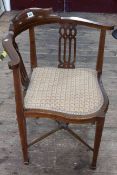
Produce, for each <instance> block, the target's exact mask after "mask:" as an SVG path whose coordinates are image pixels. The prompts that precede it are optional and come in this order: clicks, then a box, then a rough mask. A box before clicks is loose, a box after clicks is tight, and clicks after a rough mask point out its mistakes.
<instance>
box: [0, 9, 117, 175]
mask: <svg viewBox="0 0 117 175" xmlns="http://www.w3.org/2000/svg"><path fill="white" fill-rule="evenodd" d="M16 13H17V12H10V13H5V14H4V15H3V16H2V17H1V18H0V51H2V50H3V48H2V44H1V40H2V38H3V37H4V36H5V34H6V33H7V30H8V26H9V21H10V20H11V19H12V17H13V16H14V15H15V14H16ZM60 15H62V16H80V17H85V18H88V19H91V20H94V21H100V22H104V23H111V24H113V25H116V24H117V14H96V13H94V14H91V13H75V12H74V13H64V14H62V13H61V14H60ZM35 31H36V36H37V40H36V41H37V48H38V49H37V56H38V61H39V65H40V66H56V65H57V60H56V57H57V52H56V50H57V48H58V45H57V44H58V41H57V40H56V37H55V36H56V35H57V28H56V26H55V25H53V26H51V28H50V26H48V25H46V26H45V29H43V27H36V30H35ZM78 31H79V33H78V43H77V47H78V53H77V55H78V61H77V66H79V65H81V66H87V67H90V66H91V67H92V66H94V65H95V58H96V52H97V49H96V47H97V42H98V34H99V32H98V31H95V30H93V29H91V30H89V29H88V28H85V29H84V28H82V30H81V32H80V30H79V29H78ZM24 38H25V40H24ZM17 42H18V44H19V48H20V49H21V52H22V55H23V58H24V62H25V63H26V65H27V69H28V70H29V53H28V51H29V48H28V33H27V32H24V33H23V34H22V35H21V36H20V37H18V38H17ZM83 46H85V50H84V49H83ZM8 61H9V58H6V60H4V61H3V62H0V174H1V175H71V174H72V175H93V174H94V175H116V174H117V78H116V77H117V40H115V39H113V38H112V36H111V32H107V37H106V46H105V61H104V69H103V82H104V86H105V89H106V91H107V93H108V96H109V99H110V107H109V110H108V113H107V116H106V121H105V127H104V132H103V137H102V142H101V147H100V153H99V157H98V164H97V169H96V170H91V169H90V168H89V165H90V162H91V158H92V153H91V152H90V151H89V150H87V148H86V147H84V146H83V145H82V144H81V143H79V142H78V141H77V140H75V139H74V138H73V137H71V136H70V135H69V134H68V133H66V132H65V131H59V132H57V133H56V134H54V135H52V136H50V137H48V138H47V139H45V140H43V141H41V142H40V143H37V144H36V145H35V146H33V147H31V148H30V151H29V153H30V164H29V165H28V166H26V165H24V164H23V161H22V154H21V147H20V140H19V135H18V128H17V121H16V114H15V100H14V90H13V80H12V71H11V70H9V69H8V66H7V62H8ZM27 124H28V135H29V141H30V140H31V139H32V138H35V137H36V136H38V135H41V134H42V133H44V132H46V131H48V130H50V129H52V128H55V127H56V126H57V124H56V122H54V121H51V120H48V119H45V120H42V119H33V120H27ZM71 128H73V129H74V130H75V131H76V132H78V133H79V134H80V135H81V136H82V137H84V139H85V140H87V141H88V143H90V144H93V137H94V129H95V127H94V126H92V125H85V126H84V125H83V126H82V125H71Z"/></svg>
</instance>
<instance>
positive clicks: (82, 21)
mask: <svg viewBox="0 0 117 175" xmlns="http://www.w3.org/2000/svg"><path fill="white" fill-rule="evenodd" d="M61 20H62V21H66V22H67V21H68V22H73V21H74V22H75V23H76V24H79V25H85V26H88V27H92V28H96V29H105V30H113V29H114V26H112V25H107V24H102V23H99V22H94V21H90V20H87V19H84V18H79V17H61Z"/></svg>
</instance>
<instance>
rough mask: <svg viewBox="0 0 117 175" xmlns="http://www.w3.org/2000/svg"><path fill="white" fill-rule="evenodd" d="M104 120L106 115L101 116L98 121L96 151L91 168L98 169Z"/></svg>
mask: <svg viewBox="0 0 117 175" xmlns="http://www.w3.org/2000/svg"><path fill="white" fill-rule="evenodd" d="M104 121H105V117H100V118H98V120H97V121H96V132H95V141H94V152H93V160H92V164H91V169H96V163H97V157H98V152H99V147H100V143H101V137H102V131H103V127H104Z"/></svg>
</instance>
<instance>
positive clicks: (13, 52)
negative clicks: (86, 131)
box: [3, 8, 113, 169]
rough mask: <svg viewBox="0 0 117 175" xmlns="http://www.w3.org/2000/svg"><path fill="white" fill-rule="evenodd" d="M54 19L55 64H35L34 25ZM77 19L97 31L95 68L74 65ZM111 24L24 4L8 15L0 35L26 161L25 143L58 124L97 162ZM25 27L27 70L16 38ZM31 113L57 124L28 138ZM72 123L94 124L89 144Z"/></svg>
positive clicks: (102, 125) (104, 112)
mask: <svg viewBox="0 0 117 175" xmlns="http://www.w3.org/2000/svg"><path fill="white" fill-rule="evenodd" d="M53 23H56V24H57V26H60V27H59V35H60V37H59V41H58V43H59V47H58V48H59V49H58V53H59V54H58V68H56V67H37V56H36V44H35V33H34V27H35V26H37V25H44V24H53ZM77 25H78V26H79V25H83V26H87V27H89V28H94V29H96V30H97V29H98V30H99V31H100V38H99V49H98V56H97V63H96V68H95V69H94V70H93V69H89V68H75V62H76V35H77V28H76V27H77ZM112 29H113V26H109V25H104V24H100V23H97V22H93V21H90V20H86V19H82V18H78V17H59V16H57V15H54V14H53V12H52V9H39V8H31V9H26V10H24V11H23V12H21V13H20V14H19V15H17V16H16V17H15V18H14V19H13V20H12V22H11V24H10V28H9V33H8V35H7V36H6V38H5V39H3V47H4V49H5V51H6V52H7V53H8V55H9V57H10V62H9V64H8V65H9V68H10V69H12V70H13V78H14V89H15V100H16V113H17V121H18V126H19V134H20V139H21V145H22V152H23V157H24V163H25V164H28V162H29V157H28V147H30V146H31V145H33V144H35V143H37V142H38V141H40V140H42V139H44V138H45V137H47V136H49V135H50V134H52V133H54V132H56V131H58V130H60V129H65V130H67V131H68V132H69V133H70V134H71V135H73V136H74V137H75V138H77V139H78V140H80V141H81V142H82V143H83V144H84V145H86V146H87V147H88V148H89V149H90V150H91V151H92V152H93V159H92V164H91V167H92V168H93V169H95V168H96V162H97V156H98V152H99V147H100V142H101V136H102V131H103V127H104V120H105V114H106V111H107V109H108V104H109V100H108V97H107V95H106V92H105V90H104V88H103V84H102V80H101V76H102V67H103V56H104V45H105V36H106V30H112ZM25 30H29V36H30V65H31V75H30V76H28V74H27V72H26V68H25V66H24V63H23V59H22V57H21V54H20V51H19V49H18V45H17V43H16V41H15V38H16V37H17V36H18V35H19V34H20V33H22V32H23V31H25ZM62 43H64V44H62ZM29 117H33V118H34V117H35V118H50V119H53V120H55V121H57V122H58V128H57V129H55V130H52V131H50V132H49V133H47V134H45V135H43V136H42V137H40V138H38V139H35V140H33V141H32V142H31V143H28V142H27V134H26V118H29ZM71 123H74V124H86V123H93V124H95V125H96V131H95V140H94V147H93V148H92V147H91V146H90V145H88V144H87V143H86V142H85V141H84V140H83V139H81V138H80V136H78V135H77V134H76V133H75V132H74V131H72V130H71V129H70V128H69V127H68V126H69V124H71Z"/></svg>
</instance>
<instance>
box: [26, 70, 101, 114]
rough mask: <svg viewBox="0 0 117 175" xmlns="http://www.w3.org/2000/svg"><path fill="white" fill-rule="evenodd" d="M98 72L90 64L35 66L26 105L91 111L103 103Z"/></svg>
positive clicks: (83, 112) (54, 109) (89, 112)
mask: <svg viewBox="0 0 117 175" xmlns="http://www.w3.org/2000/svg"><path fill="white" fill-rule="evenodd" d="M103 101H104V100H103V95H102V92H101V90H100V87H99V84H98V80H97V72H96V71H95V70H92V69H87V68H76V69H60V68H53V67H45V68H35V69H34V70H33V73H32V77H31V81H30V84H29V87H28V90H27V93H26V96H25V99H24V105H25V108H26V109H44V110H51V111H56V112H63V113H66V114H72V115H88V114H92V113H94V112H96V111H98V110H99V109H100V108H101V106H102V105H103Z"/></svg>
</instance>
